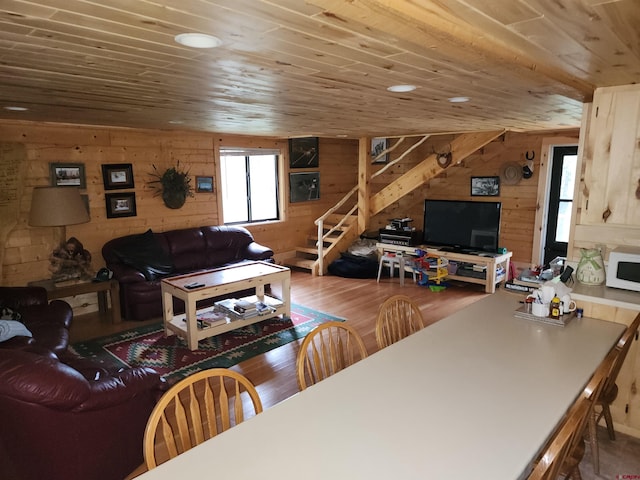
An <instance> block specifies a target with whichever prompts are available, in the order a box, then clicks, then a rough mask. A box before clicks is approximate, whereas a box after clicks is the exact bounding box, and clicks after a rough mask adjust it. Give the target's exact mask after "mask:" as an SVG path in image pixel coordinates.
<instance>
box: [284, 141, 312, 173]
mask: <svg viewBox="0 0 640 480" xmlns="http://www.w3.org/2000/svg"><path fill="white" fill-rule="evenodd" d="M319 160H320V157H319V151H318V137H306V138H290V139H289V168H317V167H318V165H319V164H320V162H319Z"/></svg>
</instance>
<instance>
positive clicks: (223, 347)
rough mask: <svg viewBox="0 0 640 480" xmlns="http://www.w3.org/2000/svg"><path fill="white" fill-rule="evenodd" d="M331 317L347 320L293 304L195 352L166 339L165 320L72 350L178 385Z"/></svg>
mask: <svg viewBox="0 0 640 480" xmlns="http://www.w3.org/2000/svg"><path fill="white" fill-rule="evenodd" d="M329 321H344V319H343V318H339V317H335V316H333V315H329V314H327V313H323V312H319V311H317V310H312V309H310V308H307V307H303V306H300V305H296V304H292V305H291V318H284V319H282V318H280V317H274V318H270V319H267V320H264V321H262V322H259V323H255V324H253V325H248V326H246V327H242V328H238V329H236V330H232V331H230V332H226V333H223V334H221V335H216V336H214V337H210V338H207V339H205V340H200V342H199V343H198V350H194V351H191V350H189V349H188V348H187V344H186V342H185V341H184V340H183V339H182V338H180V337H178V336H176V335H172V336H170V337H166V338H165V336H164V330H163V328H162V323H157V324H153V325H147V326H144V327H140V328H135V329H132V330H127V331H124V332H120V333H118V334H113V335H109V336H106V337H101V338H97V339H94V340H89V341H86V342H79V343H74V344H73V345H71V346H70V347H69V349H70V350H71V351H72V352H74V353H75V354H76V355H78V356H80V357H84V358H91V359H92V360H93V361H98V362H100V363H102V364H103V365H105V367H111V368H113V367H116V368H117V367H127V366H129V367H151V368H153V369H154V370H156V371H157V372H158V373H160V374H161V375H162V376H163V377H164V378H165V379H166V380H167V381H168V382H170V383H174V382H176V381H178V380H181V379H182V378H184V377H186V376H188V375H191V374H192V373H195V372H198V371H200V370H204V369H207V368H216V367H222V368H228V367H231V366H232V365H235V364H237V363H240V362H242V361H243V360H247V359H248V358H251V357H254V356H256V355H259V354H261V353H264V352H268V351H269V350H272V349H274V348H277V347H280V346H282V345H286V344H287V343H290V342H293V341H294V340H297V339H300V338H303V337H304V336H305V335H306V334H307V333H309V332H310V331H311V330H312V329H313V328H314V327H316V326H317V325H320V324H321V323H325V322H329Z"/></svg>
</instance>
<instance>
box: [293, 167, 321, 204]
mask: <svg viewBox="0 0 640 480" xmlns="http://www.w3.org/2000/svg"><path fill="white" fill-rule="evenodd" d="M289 198H290V201H291V203H298V202H307V201H309V200H319V199H320V172H305V173H290V174H289Z"/></svg>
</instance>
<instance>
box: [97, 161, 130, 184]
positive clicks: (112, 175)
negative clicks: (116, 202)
mask: <svg viewBox="0 0 640 480" xmlns="http://www.w3.org/2000/svg"><path fill="white" fill-rule="evenodd" d="M102 181H103V182H104V189H105V190H120V189H123V188H133V187H134V183H133V166H132V165H131V164H130V163H112V164H109V165H102Z"/></svg>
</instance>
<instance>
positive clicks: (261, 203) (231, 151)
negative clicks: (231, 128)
mask: <svg viewBox="0 0 640 480" xmlns="http://www.w3.org/2000/svg"><path fill="white" fill-rule="evenodd" d="M279 157H280V152H279V151H278V150H265V149H246V148H232V147H223V148H221V149H220V180H221V194H222V221H223V223H252V222H264V221H268V220H279V219H280V198H279V191H278V168H279Z"/></svg>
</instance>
